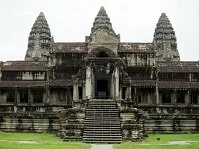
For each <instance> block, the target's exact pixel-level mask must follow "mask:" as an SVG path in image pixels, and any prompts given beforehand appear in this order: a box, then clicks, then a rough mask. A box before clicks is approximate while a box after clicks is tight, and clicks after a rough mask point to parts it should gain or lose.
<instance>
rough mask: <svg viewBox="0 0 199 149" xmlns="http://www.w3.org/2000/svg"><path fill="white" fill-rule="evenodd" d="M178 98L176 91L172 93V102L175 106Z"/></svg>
mask: <svg viewBox="0 0 199 149" xmlns="http://www.w3.org/2000/svg"><path fill="white" fill-rule="evenodd" d="M176 98H177V93H176V90H174V91H173V92H172V93H171V102H172V104H173V105H176Z"/></svg>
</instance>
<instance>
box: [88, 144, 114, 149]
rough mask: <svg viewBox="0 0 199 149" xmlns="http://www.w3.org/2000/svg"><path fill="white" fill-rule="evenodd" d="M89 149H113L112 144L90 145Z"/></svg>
mask: <svg viewBox="0 0 199 149" xmlns="http://www.w3.org/2000/svg"><path fill="white" fill-rule="evenodd" d="M91 149H113V145H112V144H92V147H91Z"/></svg>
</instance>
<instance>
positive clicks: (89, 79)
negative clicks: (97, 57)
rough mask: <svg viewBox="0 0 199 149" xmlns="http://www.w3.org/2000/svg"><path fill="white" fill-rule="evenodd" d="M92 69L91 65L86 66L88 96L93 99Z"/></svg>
mask: <svg viewBox="0 0 199 149" xmlns="http://www.w3.org/2000/svg"><path fill="white" fill-rule="evenodd" d="M91 81H92V70H91V66H87V68H86V98H88V99H91V97H92V96H91V94H92V90H91V89H92V84H91V83H92V82H91Z"/></svg>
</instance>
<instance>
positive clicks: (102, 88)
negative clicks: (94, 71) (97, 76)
mask: <svg viewBox="0 0 199 149" xmlns="http://www.w3.org/2000/svg"><path fill="white" fill-rule="evenodd" d="M96 96H97V97H98V98H106V97H109V90H108V80H97V91H96Z"/></svg>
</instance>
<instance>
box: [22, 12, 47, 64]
mask: <svg viewBox="0 0 199 149" xmlns="http://www.w3.org/2000/svg"><path fill="white" fill-rule="evenodd" d="M50 41H51V33H50V28H49V26H48V23H47V20H46V18H45V16H44V13H43V12H40V14H39V16H38V17H37V19H36V21H35V22H34V24H33V26H32V29H31V32H30V35H29V38H28V49H27V52H26V56H25V60H27V61H32V60H33V61H34V60H37V61H45V60H46V57H45V55H47V54H48V52H49V51H50ZM35 56H36V57H35Z"/></svg>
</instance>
